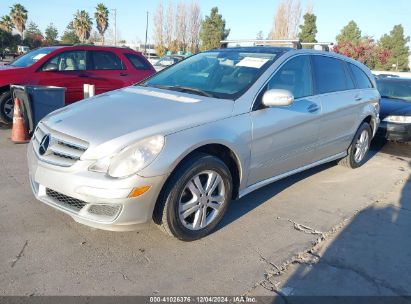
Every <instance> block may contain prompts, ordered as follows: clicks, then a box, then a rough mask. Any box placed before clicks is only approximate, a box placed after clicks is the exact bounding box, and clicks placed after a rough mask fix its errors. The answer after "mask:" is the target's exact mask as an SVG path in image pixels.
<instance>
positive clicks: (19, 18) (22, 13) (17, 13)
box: [10, 4, 27, 38]
mask: <svg viewBox="0 0 411 304" xmlns="http://www.w3.org/2000/svg"><path fill="white" fill-rule="evenodd" d="M10 9H11V11H10V17H11V20H12V22H13V24H14V27H15V28H16V29H17V30H18V31H19V32H20V35H21V38H24V36H23V35H24V30H25V29H26V21H27V10H26V8H25V7H24V6H23V5H21V4H14V5H13V6H12V7H10Z"/></svg>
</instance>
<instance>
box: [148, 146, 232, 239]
mask: <svg viewBox="0 0 411 304" xmlns="http://www.w3.org/2000/svg"><path fill="white" fill-rule="evenodd" d="M231 197H232V177H231V174H230V170H229V169H228V167H227V166H226V164H225V163H224V162H222V161H221V160H220V159H218V158H216V157H214V156H211V155H207V154H203V153H197V154H195V155H193V156H192V157H190V158H189V159H187V160H186V161H184V162H183V163H182V164H181V165H180V166H179V167H178V168H177V169H176V171H175V172H174V173H173V174H172V176H171V177H170V179H169V181H168V182H167V184H166V186H165V188H164V189H163V191H162V193H161V194H160V197H159V200H158V202H157V205H156V208H155V210H154V216H153V219H154V222H155V223H156V224H157V225H159V226H160V229H161V230H163V231H164V232H166V233H168V234H169V235H172V236H175V237H176V238H178V239H180V240H182V241H194V240H197V239H200V238H202V237H204V236H206V235H208V234H210V233H211V232H212V231H213V230H214V229H215V227H216V226H217V225H218V223H219V222H220V221H221V219H222V218H223V216H224V214H225V212H226V211H227V208H228V205H229V203H230V201H231Z"/></svg>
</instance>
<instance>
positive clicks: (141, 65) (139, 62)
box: [124, 53, 151, 70]
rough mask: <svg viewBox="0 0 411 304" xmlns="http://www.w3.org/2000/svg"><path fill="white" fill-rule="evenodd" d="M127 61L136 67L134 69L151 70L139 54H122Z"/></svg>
mask: <svg viewBox="0 0 411 304" xmlns="http://www.w3.org/2000/svg"><path fill="white" fill-rule="evenodd" d="M124 56H126V58H127V59H128V61H130V63H131V64H132V65H133V67H135V68H136V70H151V67H150V65H149V64H148V63H147V62H146V61H145V60H144V59H143V58H141V57H140V56H137V55H134V54H130V53H127V54H124Z"/></svg>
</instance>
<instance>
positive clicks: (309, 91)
mask: <svg viewBox="0 0 411 304" xmlns="http://www.w3.org/2000/svg"><path fill="white" fill-rule="evenodd" d="M272 89H283V90H288V91H290V92H291V93H292V94H293V95H294V98H295V99H298V98H302V97H307V96H311V95H313V83H312V73H311V62H310V57H309V56H304V55H303V56H297V57H294V58H292V59H290V60H289V61H287V62H286V63H285V64H284V65H283V66H282V67H281V68H280V69H279V70H277V72H276V73H275V74H274V76H273V77H272V78H271V80H270V81H269V83H268V90H272Z"/></svg>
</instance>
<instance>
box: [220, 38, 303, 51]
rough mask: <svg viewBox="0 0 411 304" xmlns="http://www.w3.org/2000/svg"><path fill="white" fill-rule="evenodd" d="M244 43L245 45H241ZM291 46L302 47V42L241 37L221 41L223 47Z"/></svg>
mask: <svg viewBox="0 0 411 304" xmlns="http://www.w3.org/2000/svg"><path fill="white" fill-rule="evenodd" d="M241 44H243V45H241ZM244 44H248V46H250V44H251V46H287V45H288V46H291V47H293V48H295V49H301V48H302V46H301V42H300V40H298V39H273V40H264V39H240V40H222V41H220V45H221V48H228V47H236V46H245V45H244Z"/></svg>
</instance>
